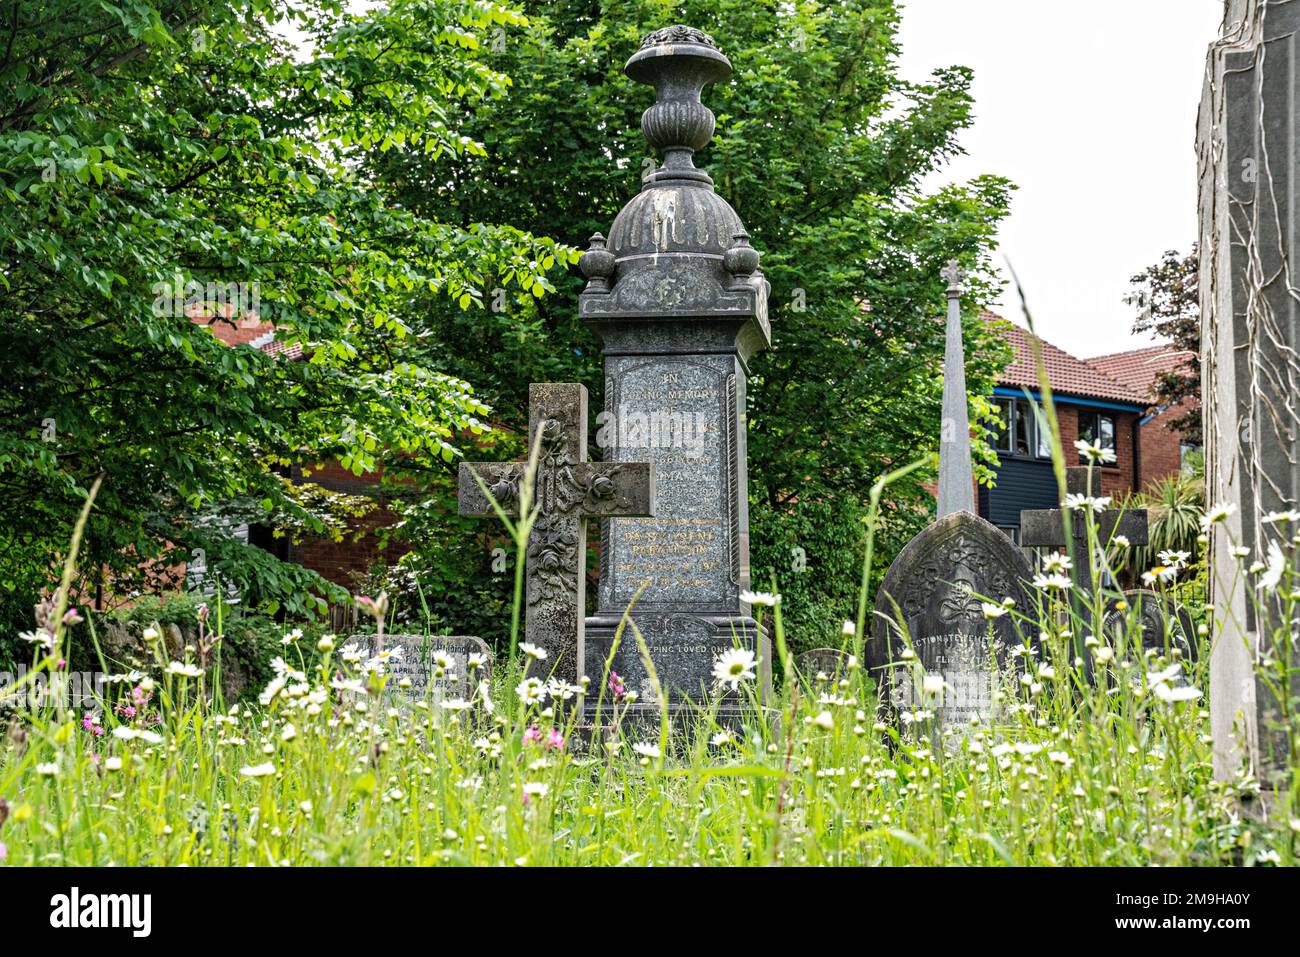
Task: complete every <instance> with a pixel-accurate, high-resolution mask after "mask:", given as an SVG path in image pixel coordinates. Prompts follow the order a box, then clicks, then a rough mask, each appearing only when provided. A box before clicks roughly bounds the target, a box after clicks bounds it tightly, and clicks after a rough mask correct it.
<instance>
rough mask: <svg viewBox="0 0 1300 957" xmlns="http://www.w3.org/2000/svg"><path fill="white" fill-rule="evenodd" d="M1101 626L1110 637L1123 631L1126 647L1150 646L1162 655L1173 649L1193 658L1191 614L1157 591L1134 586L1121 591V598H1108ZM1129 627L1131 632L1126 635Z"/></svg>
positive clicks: (1195, 639) (1183, 656)
mask: <svg viewBox="0 0 1300 957" xmlns="http://www.w3.org/2000/svg"><path fill="white" fill-rule="evenodd" d="M1121 601H1122V602H1123V605H1124V607H1121ZM1134 626H1136V628H1134ZM1102 629H1103V630H1104V631H1105V633H1106V635H1107V636H1109V637H1111V638H1112V639H1113V638H1114V637H1116V636H1117V635H1118V634H1124V635H1125V636H1126V637H1127V638H1128V642H1127V644H1128V647H1129V648H1133V649H1138V648H1141V649H1142V650H1143V651H1145V650H1147V649H1152V650H1155V651H1158V652H1161V653H1162V654H1163V653H1165V652H1170V653H1172V652H1173V651H1174V650H1175V649H1177V651H1178V653H1179V656H1180V657H1181V658H1182V660H1183V661H1187V662H1191V661H1195V660H1196V647H1197V638H1196V623H1195V622H1194V621H1193V620H1192V616H1191V614H1190V613H1189V612H1188V611H1187V609H1186V608H1184V607H1183V606H1182V605H1180V604H1178V603H1177V602H1175V601H1174V600H1173V599H1171V598H1165V597H1163V596H1161V595H1160V594H1159V593H1158V592H1154V591H1148V590H1147V589H1144V588H1134V589H1130V590H1129V591H1126V592H1124V597H1123V599H1119V598H1112V599H1111V600H1110V601H1109V602H1107V605H1106V615H1105V618H1104V619H1103V620H1102ZM1130 629H1133V631H1134V632H1135V633H1134V634H1129V632H1130ZM1112 644H1114V642H1113V641H1112ZM1138 654H1139V655H1140V654H1141V652H1138Z"/></svg>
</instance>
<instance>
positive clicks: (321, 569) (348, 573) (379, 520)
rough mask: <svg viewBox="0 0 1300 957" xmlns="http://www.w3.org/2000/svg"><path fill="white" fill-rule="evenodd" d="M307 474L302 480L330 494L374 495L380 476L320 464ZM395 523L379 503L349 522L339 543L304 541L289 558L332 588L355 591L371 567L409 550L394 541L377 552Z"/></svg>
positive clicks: (389, 511)
mask: <svg viewBox="0 0 1300 957" xmlns="http://www.w3.org/2000/svg"><path fill="white" fill-rule="evenodd" d="M310 473H311V474H309V475H305V476H303V479H304V481H308V482H314V483H315V484H317V485H319V486H321V487H322V488H326V489H329V490H330V491H334V492H343V493H346V494H348V495H372V496H373V495H375V494H376V493H377V489H378V485H379V482H380V480H381V478H382V474H383V473H382V472H366V473H363V474H362V475H360V476H357V475H353V474H352V472H351V471H349V470H348V469H345V468H343V467H342V466H340V465H339V464H338V463H337V462H326V463H323V464H322V465H321V466H320V467H319V468H313V469H311V470H310ZM396 521H397V515H396V514H394V513H393V512H392V511H391V510H389V509H388V508H386V507H384V506H383V505H382V504H381V505H380V507H379V508H377V509H375V510H374V511H373V512H370V513H369V514H368V515H366V516H364V517H363V518H360V519H357V520H355V521H353V522H352V523H351V524H352V528H351V530H350V531H349V532H348V533H346V534H345V535H344V536H343V541H341V542H335V541H332V540H331V539H329V538H326V537H316V538H308V539H304V540H303V541H302V542H300V543H299V544H298V545H296V546H295V547H294V549H293V552H292V555H291V558H292V560H293V561H294V562H296V563H298V564H299V565H302V566H303V567H305V568H309V569H311V570H312V571H314V572H317V573H319V574H320V575H321V576H322V577H323V578H326V579H328V580H329V581H332V582H334V583H335V584H336V585H342V586H343V587H344V588H347V589H348V590H349V591H356V589H357V581H358V579H359V578H360V577H361V576H364V575H365V574H366V573H368V572H369V571H370V570H371V569H372V568H373V567H374V566H375V565H379V564H384V565H391V564H393V563H394V562H396V561H397V560H398V559H399V558H401V557H402V556H403V555H405V554H406V552H407V551H409V547H408V546H407V545H406V544H405V543H403V542H398V541H391V542H389V544H388V547H387V548H385V549H382V550H381V549H380V542H381V536H380V534H379V533H380V532H381V531H382V530H383V529H385V528H388V527H389V526H391V525H393V524H394V523H395V522H396Z"/></svg>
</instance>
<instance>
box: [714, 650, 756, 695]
mask: <svg viewBox="0 0 1300 957" xmlns="http://www.w3.org/2000/svg"><path fill="white" fill-rule="evenodd" d="M757 664H758V659H757V658H755V656H754V653H753V652H752V651H750V650H749V649H748V648H728V649H727V650H726V651H724V652H722V653H721V654H720V655H718V656H717V657H716V658H715V659H714V660H713V680H714V683H715V684H716V685H717V686H718V687H719V688H721V687H724V686H726V687H729V688H731V690H733V691H734V690H735V689H736V688H738V687H740V683H741V682H742V681H750V680H752V679H753V678H754V667H755V666H756V665H757Z"/></svg>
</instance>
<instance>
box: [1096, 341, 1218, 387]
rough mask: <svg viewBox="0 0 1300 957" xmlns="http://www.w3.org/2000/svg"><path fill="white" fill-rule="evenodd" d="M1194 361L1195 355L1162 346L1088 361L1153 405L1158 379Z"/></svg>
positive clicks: (1165, 345)
mask: <svg viewBox="0 0 1300 957" xmlns="http://www.w3.org/2000/svg"><path fill="white" fill-rule="evenodd" d="M1191 358H1192V353H1191V352H1189V351H1188V350H1186V349H1178V348H1175V347H1174V346H1172V345H1170V344H1169V343H1162V344H1160V345H1154V346H1147V347H1145V348H1143V349H1130V350H1129V351H1128V352H1112V353H1110V354H1109V355H1104V356H1097V357H1096V358H1093V359H1088V360H1087V362H1088V365H1090V366H1092V367H1093V368H1094V369H1098V370H1100V371H1101V372H1102V373H1103V374H1105V375H1108V376H1110V378H1112V379H1114V380H1115V381H1116V382H1121V383H1123V384H1124V385H1125V386H1127V387H1128V388H1129V389H1131V390H1132V391H1133V392H1136V393H1138V394H1139V395H1144V396H1146V397H1147V398H1148V399H1149V400H1153V401H1154V399H1155V382H1156V376H1158V375H1160V373H1162V372H1173V371H1174V370H1175V369H1180V368H1185V367H1186V366H1187V365H1188V363H1189V362H1190V361H1191Z"/></svg>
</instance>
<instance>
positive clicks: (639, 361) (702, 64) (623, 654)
mask: <svg viewBox="0 0 1300 957" xmlns="http://www.w3.org/2000/svg"><path fill="white" fill-rule="evenodd" d="M624 72H625V73H626V74H627V75H628V76H629V77H631V78H632V79H633V80H637V81H639V82H642V83H648V84H652V85H653V86H654V88H655V94H656V99H655V102H654V103H653V104H652V105H651V106H650V108H649V109H647V110H646V111H645V114H644V115H643V116H642V120H641V129H642V131H643V132H644V133H645V136H646V139H647V140H648V141H649V143H650V145H651V146H652V147H653V148H654V149H655V150H657V151H658V152H659V153H660V154H661V156H662V165H660V166H659V167H658V168H657V169H654V170H653V171H651V172H649V173H648V174H647V175H646V176H645V177H644V178H643V185H642V189H641V192H640V193H639V194H637V195H636V196H635V197H634V198H633V199H632V200H631V201H630V202H628V203H627V205H626V206H624V208H623V210H622V211H621V212H620V213H619V214H618V216H617V218H616V219H615V220H614V224H613V226H612V227H611V228H610V232H609V239H608V241H606V239H605V238H604V237H603V236H601V235H600V234H599V233H598V234H596V235H595V236H594V237H593V238H592V242H591V248H590V249H589V250H588V251H587V252H586V253H585V254H584V255H583V257H582V260H581V262H580V267H581V269H582V271H583V273H584V274H585V275H586V277H587V279H588V282H587V285H586V288H585V289H584V290H583V292H582V295H581V297H580V299H579V311H580V314H581V316H582V319H583V320H584V322H586V324H587V325H588V326H589V327H590V328H591V329H592V330H593V331H594V332H595V333H596V334H597V335H598V336H599V337H600V339H601V341H602V343H603V346H604V355H605V411H604V414H603V418H604V420H605V426H604V437H605V441H604V443H603V444H604V445H605V446H606V457H607V458H609V459H612V460H613V461H615V462H627V461H632V460H634V459H639V460H648V461H651V462H653V463H654V464H655V467H656V468H657V469H658V473H657V474H658V500H657V502H656V509H655V515H654V517H653V518H640V519H638V518H622V517H619V518H611V519H609V520H607V521H605V522H604V523H603V526H602V530H601V575H600V602H599V607H598V609H597V611H596V614H595V615H594V616H593V617H592V618H590V619H588V621H587V628H586V637H587V640H586V645H585V650H586V660H585V671H586V673H587V674H588V675H591V676H592V677H593V678H595V677H596V676H598V675H602V674H603V673H604V668H605V662H606V660H607V658H608V656H609V655H610V653H611V648H612V643H613V639H614V635H615V631H616V629H617V628H618V624H619V621H620V619H621V618H622V616H623V613H624V611H625V609H626V608H627V607H628V605H629V603H630V602H631V601H632V600H633V599H634V598H636V597H637V596H638V594H639V596H640V597H639V598H638V599H637V602H636V607H635V610H634V612H633V614H632V618H633V620H634V621H635V622H636V624H637V626H638V628H639V629H640V631H641V633H642V634H643V635H644V637H645V641H646V644H647V646H648V648H649V653H650V655H651V659H652V661H653V662H654V664H655V668H656V670H657V672H658V676H659V679H660V682H661V687H662V688H663V691H664V693H665V695H667V697H668V701H669V706H670V708H676V707H677V706H678V705H685V703H686V702H688V701H698V700H699V699H701V697H702V693H704V692H706V691H707V689H708V688H709V686H710V685H711V684H712V673H711V672H712V662H713V658H714V656H715V655H716V654H717V653H719V652H721V651H722V650H724V649H728V648H731V647H732V646H733V644H736V643H739V644H740V645H742V646H743V647H746V648H748V649H750V650H752V651H753V652H754V653H755V654H756V655H757V656H758V658H759V659H761V669H762V673H761V674H760V680H761V681H763V682H764V683H765V682H766V674H767V668H768V660H769V659H770V651H769V647H768V639H767V637H766V635H765V634H763V633H761V632H760V630H759V629H758V627H757V625H756V622H755V620H754V618H753V616H752V615H751V610H750V608H749V606H748V605H747V604H746V603H745V602H744V601H743V600H742V599H741V595H742V593H743V592H744V591H745V590H746V589H747V588H748V587H749V515H748V511H747V493H746V466H745V459H746V453H745V379H746V376H747V374H748V364H749V361H750V358H751V357H752V356H753V355H754V353H756V352H758V351H759V350H761V349H764V348H767V347H768V346H769V345H770V344H771V334H770V330H769V327H768V319H767V295H768V284H767V282H766V280H765V279H764V278H763V276H762V274H761V272H759V269H758V261H759V256H758V253H757V251H755V250H754V249H753V247H751V246H750V244H749V237H748V236H747V235H746V233H745V228H744V226H743V224H742V223H741V221H740V217H739V216H737V215H736V212H735V210H734V209H732V208H731V206H730V205H729V204H728V203H727V201H726V200H725V199H723V198H722V197H721V196H719V195H718V194H717V193H716V192H715V191H714V189H713V181H712V180H711V179H710V178H709V175H708V173H706V172H705V171H704V170H701V169H697V168H696V167H695V164H694V162H693V161H692V156H693V154H694V153H695V151H696V150H699V149H702V148H703V147H704V146H705V145H706V144H707V143H708V141H709V138H710V136H711V135H712V133H713V128H714V117H713V113H712V112H711V111H710V110H709V109H708V107H706V106H705V105H704V104H703V103H701V101H700V93H701V90H702V89H703V88H704V86H706V85H707V84H710V83H718V82H721V81H723V80H725V79H726V78H727V77H728V76H730V74H731V64H730V62H729V61H728V60H727V58H726V57H725V56H723V54H722V53H721V52H720V51H719V50H718V48H717V45H716V44H715V43H714V42H713V40H712V38H710V37H709V36H707V35H706V34H704V33H701V32H700V31H698V30H694V29H691V28H689V27H685V26H673V27H668V28H666V29H663V30H658V31H656V32H654V33H651V34H650V35H649V36H647V37H646V38H645V40H644V41H643V42H642V44H641V47H640V49H639V50H637V52H636V53H634V54H633V55H632V57H631V59H629V60H628V62H627V65H626V67H625V68H624ZM599 440H600V437H599V436H598V441H599ZM643 588H644V591H642V589H643ZM613 670H614V671H616V672H617V673H618V674H619V675H620V677H622V678H623V679H624V681H625V684H626V685H627V686H628V687H629V688H630V689H633V690H635V691H637V693H638V695H639V696H640V703H639V704H638V705H637V706H636V707H638V708H644V709H646V710H647V712H648V713H652V714H657V713H658V711H657V709H658V703H657V702H654V701H652V700H650V695H651V692H652V691H653V687H652V684H651V682H650V680H649V677H648V675H647V674H646V669H645V668H644V667H643V665H642V662H641V656H640V653H639V651H638V648H637V644H636V642H635V640H634V638H633V635H632V633H631V631H630V630H629V631H628V632H627V633H626V634H625V635H624V636H623V640H622V642H621V645H620V647H619V648H618V651H617V655H616V657H615V660H614V665H613ZM595 698H596V696H595V695H594V694H593V695H591V696H589V699H588V700H589V701H590V702H592V703H593V704H594V701H595ZM732 704H734V701H732V702H724V705H723V708H722V713H723V718H724V720H725V719H726V718H727V716H728V708H730V707H731V706H732Z"/></svg>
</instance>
